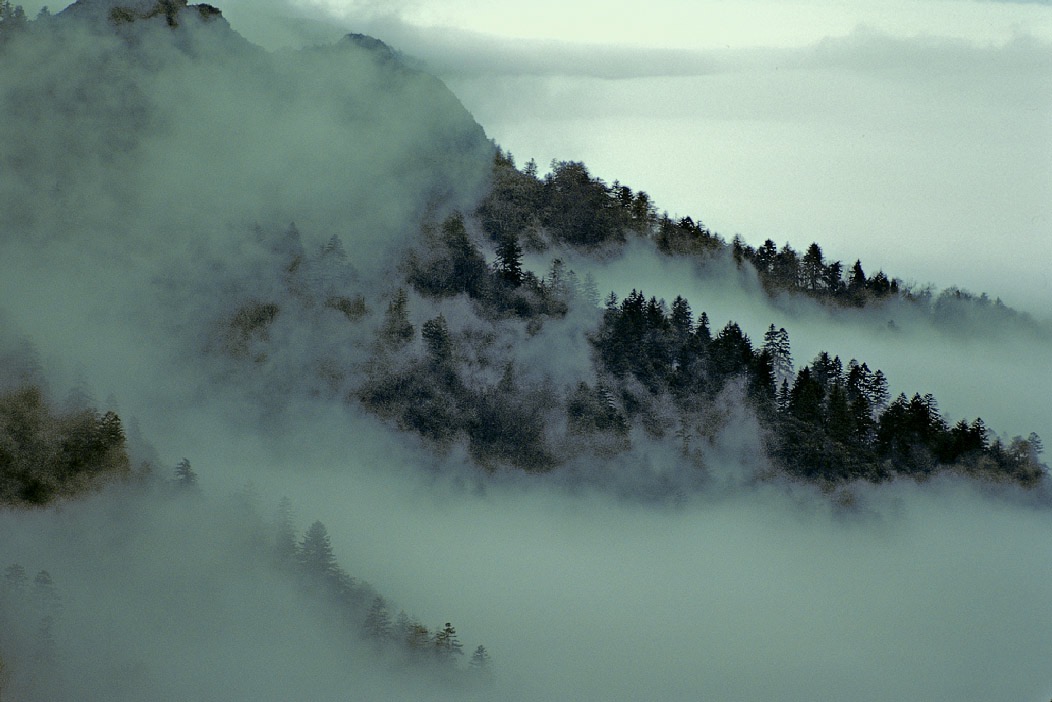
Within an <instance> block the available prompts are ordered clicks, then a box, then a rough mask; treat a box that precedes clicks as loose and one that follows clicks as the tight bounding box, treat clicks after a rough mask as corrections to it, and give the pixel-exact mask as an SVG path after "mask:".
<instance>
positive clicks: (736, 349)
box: [708, 322, 753, 382]
mask: <svg viewBox="0 0 1052 702" xmlns="http://www.w3.org/2000/svg"><path fill="white" fill-rule="evenodd" d="M708 354H709V368H710V372H711V373H712V375H713V378H714V380H716V381H717V382H723V381H725V380H727V379H729V378H730V377H732V376H734V375H737V374H741V373H746V372H747V371H748V370H749V368H750V366H751V365H752V361H753V349H752V342H751V341H749V337H748V336H747V335H746V334H745V333H744V332H743V331H742V330H741V327H739V326H738V324H737V322H727V324H726V326H724V327H723V329H721V330H720V333H719V334H717V335H716V338H715V339H713V340H712V343H710V344H709V346H708Z"/></svg>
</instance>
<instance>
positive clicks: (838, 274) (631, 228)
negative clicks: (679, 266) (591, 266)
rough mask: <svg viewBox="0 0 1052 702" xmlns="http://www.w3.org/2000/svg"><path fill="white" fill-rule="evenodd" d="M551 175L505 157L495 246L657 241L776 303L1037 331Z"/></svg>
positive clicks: (560, 173) (1005, 316) (895, 281)
mask: <svg viewBox="0 0 1052 702" xmlns="http://www.w3.org/2000/svg"><path fill="white" fill-rule="evenodd" d="M550 168H551V170H550V172H549V173H548V174H547V175H544V176H539V175H538V171H537V165H536V163H534V162H533V161H530V162H529V163H527V164H526V166H525V167H524V168H522V169H521V170H520V169H518V168H516V166H515V161H514V158H513V157H512V156H511V154H509V153H505V152H503V151H501V150H498V151H497V155H496V158H495V163H494V179H493V188H492V189H491V191H490V193H489V194H488V196H487V197H486V199H485V200H484V201H483V202H482V204H481V206H480V207H479V210H478V216H479V220H480V223H481V225H482V227H483V229H484V231H485V232H486V233H487V234H488V235H489V236H490V237H491V238H492V239H493V240H494V241H504V240H506V239H515V240H517V241H519V242H521V243H522V245H524V246H525V247H526V248H528V249H534V250H543V249H544V248H546V247H547V246H548V244H549V243H550V242H551V243H558V244H562V245H568V246H571V247H575V248H577V249H579V250H582V251H595V250H601V251H606V250H610V249H618V248H620V247H621V246H622V245H624V244H625V242H626V241H627V240H628V238H629V237H637V238H642V239H646V240H649V241H652V242H653V243H654V244H655V245H656V247H657V249H658V250H659V251H661V252H662V253H664V254H666V255H669V256H688V257H693V258H696V259H699V260H702V261H709V260H712V259H714V258H717V257H721V256H723V257H726V256H730V257H731V258H732V260H733V261H734V263H735V265H737V266H738V267H739V268H741V267H744V266H749V267H750V268H751V269H752V270H754V271H755V272H756V275H757V277H758V278H759V281H760V283H761V284H762V286H763V288H764V290H765V291H766V292H767V293H768V294H769V295H772V296H775V295H778V294H793V295H802V296H806V297H809V298H812V299H814V300H818V301H821V302H823V303H826V304H831V305H835V306H838V307H865V306H867V305H874V304H880V303H885V302H888V301H891V300H902V301H904V302H906V303H908V304H910V305H911V306H912V307H913V308H915V309H918V310H921V311H923V312H925V313H927V314H929V315H930V317H931V319H932V320H933V321H934V322H936V323H937V324H939V325H940V326H943V327H944V328H947V329H953V328H954V326H955V325H959V324H960V323H961V322H963V321H965V320H972V321H981V322H982V323H985V324H994V323H1019V324H1023V325H1026V326H1031V325H1032V324H1033V320H1032V319H1031V318H1030V316H1029V315H1027V314H1026V313H1022V312H1018V311H1016V310H1013V309H1011V308H1009V307H1007V306H1006V305H1005V304H1004V303H1003V302H1002V301H1001V300H1000V298H997V299H995V300H991V299H990V298H989V297H988V296H987V295H986V293H983V294H981V295H975V294H973V293H971V292H968V291H966V290H962V289H960V288H958V287H950V288H946V289H945V290H942V291H941V292H940V291H936V290H934V289H933V288H932V287H931V286H917V285H912V284H907V283H904V282H903V281H902V280H900V279H899V278H896V277H892V276H889V275H888V274H886V273H885V272H884V271H882V270H881V271H878V272H877V273H875V274H872V275H867V274H866V272H865V271H864V270H863V266H862V262H861V261H860V260H856V261H855V262H854V264H852V265H850V266H847V265H845V263H844V262H842V261H830V260H827V259H826V258H825V255H824V253H823V251H822V247H821V246H820V245H819V244H818V243H811V244H810V245H809V246H808V247H807V249H806V251H804V252H803V253H801V252H799V251H797V250H795V249H794V248H793V247H792V246H791V245H790V244H789V243H788V242H787V243H785V244H783V245H782V246H781V247H779V246H778V245H777V244H776V243H775V242H774V241H773V240H772V239H767V240H766V241H764V242H763V244H761V245H760V246H758V247H754V246H751V245H749V244H748V243H746V242H745V241H744V239H742V237H741V236H740V235H735V236H734V238H733V239H732V240H731V241H730V242H729V243H728V242H727V241H726V240H725V239H724V238H723V237H721V236H720V234H719V233H717V232H713V231H711V230H710V229H709V228H708V227H706V226H705V225H704V224H703V223H702V222H701V220H700V219H694V218H691V217H689V216H684V217H680V218H679V219H673V218H671V217H669V215H668V213H667V212H663V213H661V214H658V210H657V208H656V206H655V204H654V202H653V200H652V199H651V198H650V196H649V195H648V194H647V193H646V192H645V191H643V190H633V189H632V188H630V187H628V186H627V185H624V184H622V183H620V182H619V181H616V180H615V181H614V182H613V184H611V185H608V184H607V183H605V182H604V181H603V180H602V179H601V178H597V177H595V176H593V175H591V173H589V171H588V168H587V166H585V164H583V163H581V162H578V161H553V162H552V163H551V166H550Z"/></svg>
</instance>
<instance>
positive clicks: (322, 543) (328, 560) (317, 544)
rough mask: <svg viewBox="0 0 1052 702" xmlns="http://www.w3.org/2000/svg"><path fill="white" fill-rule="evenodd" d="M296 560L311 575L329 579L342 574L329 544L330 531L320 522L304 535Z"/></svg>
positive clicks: (315, 523)
mask: <svg viewBox="0 0 1052 702" xmlns="http://www.w3.org/2000/svg"><path fill="white" fill-rule="evenodd" d="M296 560H297V562H298V563H299V565H300V567H301V568H302V569H303V571H304V572H305V573H307V574H310V575H315V576H319V577H325V578H329V577H334V576H337V575H338V574H339V573H340V567H339V566H338V565H337V563H336V555H335V554H334V553H333V550H332V544H331V543H330V542H329V531H328V530H327V529H326V528H325V525H324V524H322V523H321V522H320V521H316V522H314V523H313V524H311V525H310V528H308V529H307V533H306V534H304V535H303V539H302V540H301V541H300V545H299V549H298V550H297V552H296Z"/></svg>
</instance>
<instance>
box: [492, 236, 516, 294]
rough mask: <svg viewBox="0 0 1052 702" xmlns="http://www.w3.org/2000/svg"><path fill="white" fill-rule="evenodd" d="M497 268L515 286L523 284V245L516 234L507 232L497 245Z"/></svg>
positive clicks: (504, 279) (503, 278) (500, 274)
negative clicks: (520, 244)
mask: <svg viewBox="0 0 1052 702" xmlns="http://www.w3.org/2000/svg"><path fill="white" fill-rule="evenodd" d="M496 269H497V274H498V275H499V276H500V278H501V280H503V281H504V282H505V283H507V284H509V285H511V286H512V287H515V288H517V287H519V286H520V285H522V247H521V246H519V239H518V237H517V236H515V235H514V234H506V235H505V236H504V237H503V238H502V239H501V241H500V244H498V245H497V264H496Z"/></svg>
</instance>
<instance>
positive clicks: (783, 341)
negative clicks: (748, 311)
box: [763, 324, 793, 386]
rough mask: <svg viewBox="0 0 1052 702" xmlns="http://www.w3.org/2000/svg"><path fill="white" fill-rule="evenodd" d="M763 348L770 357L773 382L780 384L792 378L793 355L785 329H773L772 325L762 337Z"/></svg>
mask: <svg viewBox="0 0 1052 702" xmlns="http://www.w3.org/2000/svg"><path fill="white" fill-rule="evenodd" d="M763 348H764V350H765V351H767V353H768V354H770V356H771V366H772V368H773V370H774V378H775V382H776V383H777V384H778V385H779V386H781V384H782V383H784V382H786V381H787V380H789V379H791V378H792V377H793V355H792V353H791V350H790V347H789V332H787V331H786V330H785V327H781V328H779V329H775V328H774V325H773V324H772V325H771V326H769V327H768V328H767V331H766V332H765V333H764V335H763Z"/></svg>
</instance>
